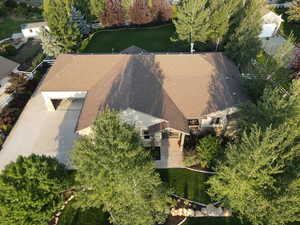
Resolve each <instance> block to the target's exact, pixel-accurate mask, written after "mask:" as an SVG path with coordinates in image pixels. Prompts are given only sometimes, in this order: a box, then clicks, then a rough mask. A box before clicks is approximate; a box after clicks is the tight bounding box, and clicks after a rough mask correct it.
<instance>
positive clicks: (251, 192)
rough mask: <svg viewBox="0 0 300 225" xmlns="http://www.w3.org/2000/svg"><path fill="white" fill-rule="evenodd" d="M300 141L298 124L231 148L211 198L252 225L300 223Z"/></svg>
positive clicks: (257, 132) (255, 131)
mask: <svg viewBox="0 0 300 225" xmlns="http://www.w3.org/2000/svg"><path fill="white" fill-rule="evenodd" d="M299 135H300V130H299V121H297V123H296V124H292V125H288V124H283V125H281V126H280V127H278V128H277V129H271V128H267V129H266V130H261V129H259V128H258V127H253V128H252V129H251V130H250V132H248V133H246V132H245V133H244V134H243V136H242V139H241V141H240V142H237V143H235V144H231V145H229V147H228V148H227V150H226V158H227V159H226V161H225V162H224V163H223V164H222V165H221V166H220V167H219V168H218V170H217V174H216V175H214V176H212V177H211V178H210V179H209V181H208V183H209V184H210V189H209V194H210V195H211V196H212V197H213V199H214V200H216V201H219V200H221V201H222V202H223V204H224V205H226V206H227V207H230V208H231V209H232V210H233V211H234V212H235V213H238V214H239V215H240V216H241V217H243V218H246V219H247V220H248V221H249V222H251V224H253V225H258V224H259V225H284V224H287V223H288V222H294V221H299V213H300V207H299V202H300V178H299V177H300V172H299V171H300V170H299V163H298V162H299V159H300V157H299V156H300V144H299V141H298V140H299Z"/></svg>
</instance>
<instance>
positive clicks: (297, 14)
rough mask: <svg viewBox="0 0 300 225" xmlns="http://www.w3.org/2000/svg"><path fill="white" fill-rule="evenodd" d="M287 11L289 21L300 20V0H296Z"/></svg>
mask: <svg viewBox="0 0 300 225" xmlns="http://www.w3.org/2000/svg"><path fill="white" fill-rule="evenodd" d="M287 13H288V15H289V16H288V20H289V21H295V22H300V0H294V1H293V2H292V5H291V6H290V7H289V9H288V11H287Z"/></svg>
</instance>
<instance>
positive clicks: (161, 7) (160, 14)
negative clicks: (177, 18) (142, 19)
mask: <svg viewBox="0 0 300 225" xmlns="http://www.w3.org/2000/svg"><path fill="white" fill-rule="evenodd" d="M151 2H152V4H151V12H152V15H153V18H154V19H156V20H158V21H163V22H164V21H168V20H170V19H171V18H172V14H173V9H172V7H171V4H170V3H169V1H166V0H152V1H151Z"/></svg>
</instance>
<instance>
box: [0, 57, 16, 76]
mask: <svg viewBox="0 0 300 225" xmlns="http://www.w3.org/2000/svg"><path fill="white" fill-rule="evenodd" d="M18 65H19V64H18V63H16V62H14V61H11V60H9V59H7V58H4V57H2V56H0V79H2V78H4V77H5V76H7V75H8V74H9V73H10V72H12V71H13V70H14V69H15V68H16V67H17V66H18Z"/></svg>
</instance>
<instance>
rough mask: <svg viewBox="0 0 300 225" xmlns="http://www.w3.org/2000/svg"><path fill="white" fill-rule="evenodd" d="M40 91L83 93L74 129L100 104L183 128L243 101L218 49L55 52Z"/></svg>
mask: <svg viewBox="0 0 300 225" xmlns="http://www.w3.org/2000/svg"><path fill="white" fill-rule="evenodd" d="M40 90H41V91H87V92H88V94H87V97H86V100H85V104H84V106H83V109H82V113H81V116H80V119H79V122H78V127H77V129H78V130H81V129H83V128H86V127H88V126H90V124H91V123H92V122H93V120H94V119H95V118H96V116H97V114H98V112H99V111H101V110H102V109H104V108H105V107H106V106H109V107H111V108H114V109H117V110H122V109H127V108H132V109H135V110H137V111H140V112H143V113H147V114H150V115H153V116H155V117H158V118H162V119H165V120H167V121H168V125H169V126H170V127H172V128H174V129H178V130H182V131H187V121H186V118H192V117H200V116H201V115H206V114H209V113H212V112H215V111H218V110H222V109H225V108H227V107H232V106H234V105H237V104H239V103H241V102H243V101H244V100H245V97H244V95H243V94H242V92H241V88H240V74H239V71H238V70H237V68H236V67H235V66H234V65H233V63H232V62H231V61H230V60H228V58H227V57H225V56H224V55H223V54H221V53H202V54H193V55H191V54H147V53H144V54H139V55H128V54H115V55H114V54H107V55H61V56H60V57H58V59H57V60H56V63H55V64H54V66H53V67H52V68H51V70H50V71H49V73H48V75H47V77H46V79H45V80H44V82H43V84H42V85H41V88H40Z"/></svg>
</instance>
